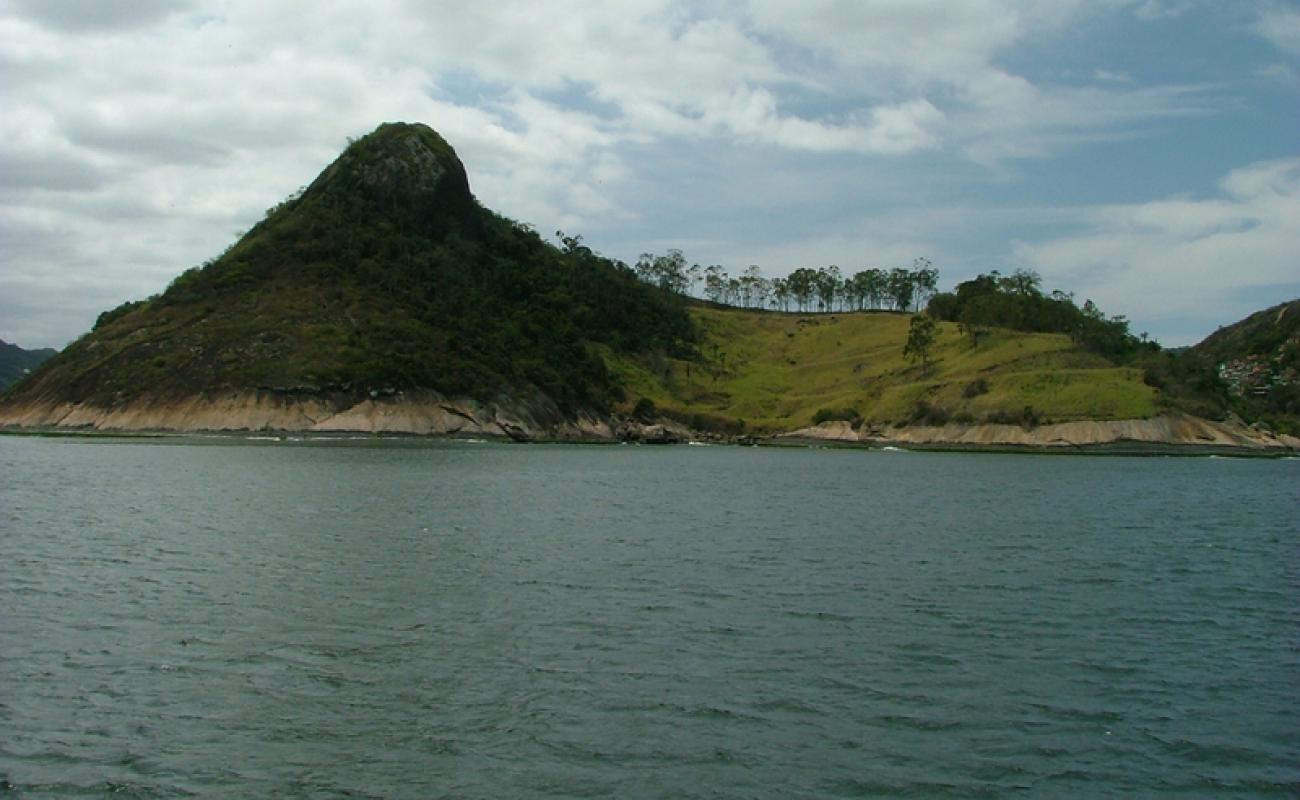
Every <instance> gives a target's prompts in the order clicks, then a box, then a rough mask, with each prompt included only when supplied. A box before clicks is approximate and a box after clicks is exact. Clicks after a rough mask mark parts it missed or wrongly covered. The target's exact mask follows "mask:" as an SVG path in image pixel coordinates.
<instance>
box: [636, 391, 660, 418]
mask: <svg viewBox="0 0 1300 800" xmlns="http://www.w3.org/2000/svg"><path fill="white" fill-rule="evenodd" d="M657 414H658V409H656V408H655V401H653V400H651V399H650V398H648V397H642V398H641V399H640V400H638V401H636V407H635V408H633V409H632V417H633V419H636V420H638V421H639V422H649V421H651V420H652V419H654V418H655V416H656V415H657Z"/></svg>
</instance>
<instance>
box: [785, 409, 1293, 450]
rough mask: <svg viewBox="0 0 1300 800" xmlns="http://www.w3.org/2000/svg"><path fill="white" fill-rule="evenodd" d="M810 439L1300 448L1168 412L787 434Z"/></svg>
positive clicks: (844, 427) (830, 427)
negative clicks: (1049, 421)
mask: <svg viewBox="0 0 1300 800" xmlns="http://www.w3.org/2000/svg"><path fill="white" fill-rule="evenodd" d="M778 438H784V439H796V440H797V439H805V440H817V441H827V442H839V443H846V444H848V443H851V444H887V443H897V444H915V445H951V446H958V447H961V446H969V447H1024V448H1033V449H1045V450H1063V451H1068V450H1071V449H1078V448H1086V447H1097V446H1104V445H1122V444H1135V445H1168V446H1179V447H1206V448H1232V449H1242V450H1254V451H1278V452H1285V451H1288V450H1300V438H1297V437H1294V436H1286V435H1276V434H1273V433H1271V432H1269V431H1266V430H1263V429H1260V428H1254V427H1248V426H1246V425H1242V424H1240V423H1239V422H1231V421H1230V422H1214V421H1211V420H1205V419H1200V418H1197V417H1189V416H1186V415H1182V414H1178V415H1169V416H1162V417H1153V418H1151V419H1130V420H1088V421H1081V422H1059V423H1053V424H1047V425H1039V426H1037V427H1034V428H1024V427H1021V426H1019V425H990V424H981V425H957V424H952V425H944V426H941V427H938V426H909V427H895V428H886V429H883V430H879V431H860V430H854V429H853V426H852V425H850V424H849V423H847V422H826V423H823V424H821V425H817V426H814V427H810V428H801V429H799V430H797V431H791V432H790V433H787V434H783V435H782V436H781V437H778Z"/></svg>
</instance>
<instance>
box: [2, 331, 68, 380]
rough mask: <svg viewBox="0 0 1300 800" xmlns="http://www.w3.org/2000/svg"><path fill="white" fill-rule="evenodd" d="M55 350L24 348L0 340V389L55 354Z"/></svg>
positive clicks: (19, 378)
mask: <svg viewBox="0 0 1300 800" xmlns="http://www.w3.org/2000/svg"><path fill="white" fill-rule="evenodd" d="M57 353H58V351H57V350H50V349H48V348H47V349H44V350H24V349H23V348H21V347H19V346H18V345H15V344H9V343H8V342H5V341H0V391H2V390H4V389H5V387H7V386H9V385H11V384H13V383H15V382H17V381H19V380H21V379H22V378H23V377H24V376H26V375H27V374H28V373H29V372H31V371H32V370H34V369H36V368H37V367H39V366H40V365H41V364H44V363H45V362H46V361H48V360H50V359H51V358H53V357H54V356H55V354H57Z"/></svg>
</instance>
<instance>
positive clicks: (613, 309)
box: [9, 123, 694, 414]
mask: <svg viewBox="0 0 1300 800" xmlns="http://www.w3.org/2000/svg"><path fill="white" fill-rule="evenodd" d="M693 338H694V328H693V325H692V323H691V320H690V318H689V317H688V316H687V314H686V311H685V309H684V308H683V307H682V304H681V303H680V302H678V301H677V300H676V299H675V298H673V297H671V296H670V295H668V294H667V293H665V292H662V291H660V290H658V289H656V288H654V287H651V286H647V285H646V284H644V283H642V282H640V281H638V280H637V279H636V277H635V274H634V273H633V271H632V270H631V269H629V268H627V267H626V266H624V265H621V264H617V263H614V262H612V261H609V260H607V259H604V258H601V257H599V256H597V255H596V254H594V253H593V252H592V251H591V250H590V249H588V248H586V247H585V246H583V245H582V243H581V241H580V240H579V239H577V238H569V239H566V246H565V247H564V248H556V247H555V246H553V245H550V244H547V243H545V242H544V241H543V240H542V239H541V238H540V237H539V236H538V235H537V234H536V233H535V232H533V231H532V230H531V229H530V228H528V227H527V226H523V225H520V224H517V223H515V222H513V221H511V220H508V219H505V218H503V217H501V216H499V215H497V214H495V213H493V212H491V211H489V210H487V209H485V208H483V207H482V206H480V205H479V204H478V202H477V201H476V200H475V199H474V197H473V195H472V194H471V193H470V189H469V183H468V179H467V177H466V174H465V169H464V167H463V165H462V164H461V162H460V160H459V159H458V158H457V157H456V154H455V152H454V151H453V150H452V148H451V146H450V145H448V144H447V143H446V142H445V141H444V140H443V139H442V137H440V136H439V135H438V134H437V133H435V132H434V131H433V130H432V129H430V128H428V127H427V126H424V125H413V124H404V123H390V124H385V125H381V126H380V127H379V128H378V129H377V130H375V131H374V132H373V133H371V134H369V135H368V136H365V137H363V138H361V139H359V140H357V141H354V142H352V143H351V144H350V145H349V146H348V148H347V149H346V150H345V151H344V153H343V154H342V155H341V156H340V157H339V158H338V159H337V160H336V161H335V162H334V163H333V164H331V165H329V167H327V168H326V169H325V170H324V171H323V172H322V173H321V174H320V176H319V177H317V178H316V179H315V180H314V181H313V182H312V183H311V185H310V186H308V187H307V188H306V189H305V190H304V191H302V192H301V194H300V195H296V196H293V197H290V198H289V199H287V200H285V201H284V202H283V203H281V204H280V205H278V206H276V207H275V208H273V209H271V210H270V211H268V212H267V216H266V218H265V219H264V220H262V221H261V222H260V223H258V224H257V225H256V226H254V227H253V228H252V229H251V230H250V231H249V232H248V233H247V234H246V235H244V236H243V237H242V238H241V239H239V241H237V242H236V243H235V244H233V245H232V246H231V247H230V248H229V249H228V250H226V252H225V253H223V254H221V255H220V256H219V257H217V258H215V259H213V260H212V261H210V262H208V263H207V264H205V265H203V266H201V267H195V268H193V269H190V270H188V271H186V272H185V273H183V274H182V275H180V276H179V277H177V278H176V279H175V281H173V282H172V284H171V286H169V287H168V289H167V290H166V291H165V292H163V293H162V294H161V295H158V296H155V297H151V298H149V299H147V300H141V301H136V302H130V303H125V304H123V305H122V306H119V307H118V308H115V309H113V310H111V311H106V312H105V313H103V314H102V315H100V317H99V320H98V322H97V323H96V325H95V327H94V330H92V331H91V332H90V333H88V334H86V335H85V336H83V337H82V338H81V339H79V340H78V341H76V342H75V343H74V344H72V345H70V346H69V347H68V348H67V349H66V350H64V351H63V352H62V353H61V354H60V355H59V356H58V357H56V358H54V359H53V360H51V362H50V363H49V364H48V365H47V366H46V368H45V369H43V370H42V371H41V372H40V373H39V374H38V375H35V376H34V377H33V378H32V380H31V381H29V382H27V383H26V384H25V385H24V386H23V387H21V392H20V393H19V394H18V395H16V396H12V397H10V398H9V400H10V401H11V402H14V403H24V404H27V405H29V406H30V405H31V404H32V403H35V402H43V403H45V404H47V405H50V404H54V405H57V404H60V403H78V404H83V405H91V406H96V407H100V408H112V407H122V406H123V405H124V404H129V403H133V402H136V403H153V404H158V403H164V402H174V401H176V400H177V399H179V398H186V397H194V396H211V395H213V394H214V393H221V392H229V391H253V392H257V391H262V392H272V393H275V394H277V395H279V396H281V397H311V398H314V399H315V400H316V401H320V402H324V403H326V404H327V405H329V406H331V407H345V406H347V405H348V404H350V403H355V402H357V401H360V400H362V399H365V398H367V397H374V396H376V395H384V396H391V395H393V394H395V393H397V392H403V391H413V390H422V389H428V390H436V391H437V392H439V393H441V394H443V395H447V396H457V397H469V398H476V399H478V400H484V401H487V400H491V399H493V398H496V397H500V396H516V397H528V398H532V399H536V400H537V401H538V402H540V403H541V404H542V405H550V406H553V407H554V408H555V409H558V410H559V412H560V413H568V414H571V413H574V412H576V411H578V410H582V409H596V410H603V409H608V408H609V406H610V404H611V403H612V402H613V401H614V400H616V399H617V398H618V397H619V396H620V394H619V392H620V389H619V387H618V386H617V384H616V383H615V382H614V381H613V380H612V379H611V376H610V375H609V374H608V372H607V370H606V368H605V364H604V361H603V360H602V357H601V355H600V352H599V351H598V349H597V348H598V347H599V348H604V349H606V350H608V351H610V352H614V353H619V354H625V355H631V354H636V353H639V352H646V351H649V350H664V351H674V352H677V351H684V350H686V349H688V348H689V347H690V346H691V342H692V340H693Z"/></svg>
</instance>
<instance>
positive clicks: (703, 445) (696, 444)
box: [686, 441, 709, 447]
mask: <svg viewBox="0 0 1300 800" xmlns="http://www.w3.org/2000/svg"><path fill="white" fill-rule="evenodd" d="M686 444H688V445H690V446H691V447H708V446H709V443H708V442H696V441H689V442H687V443H686Z"/></svg>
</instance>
